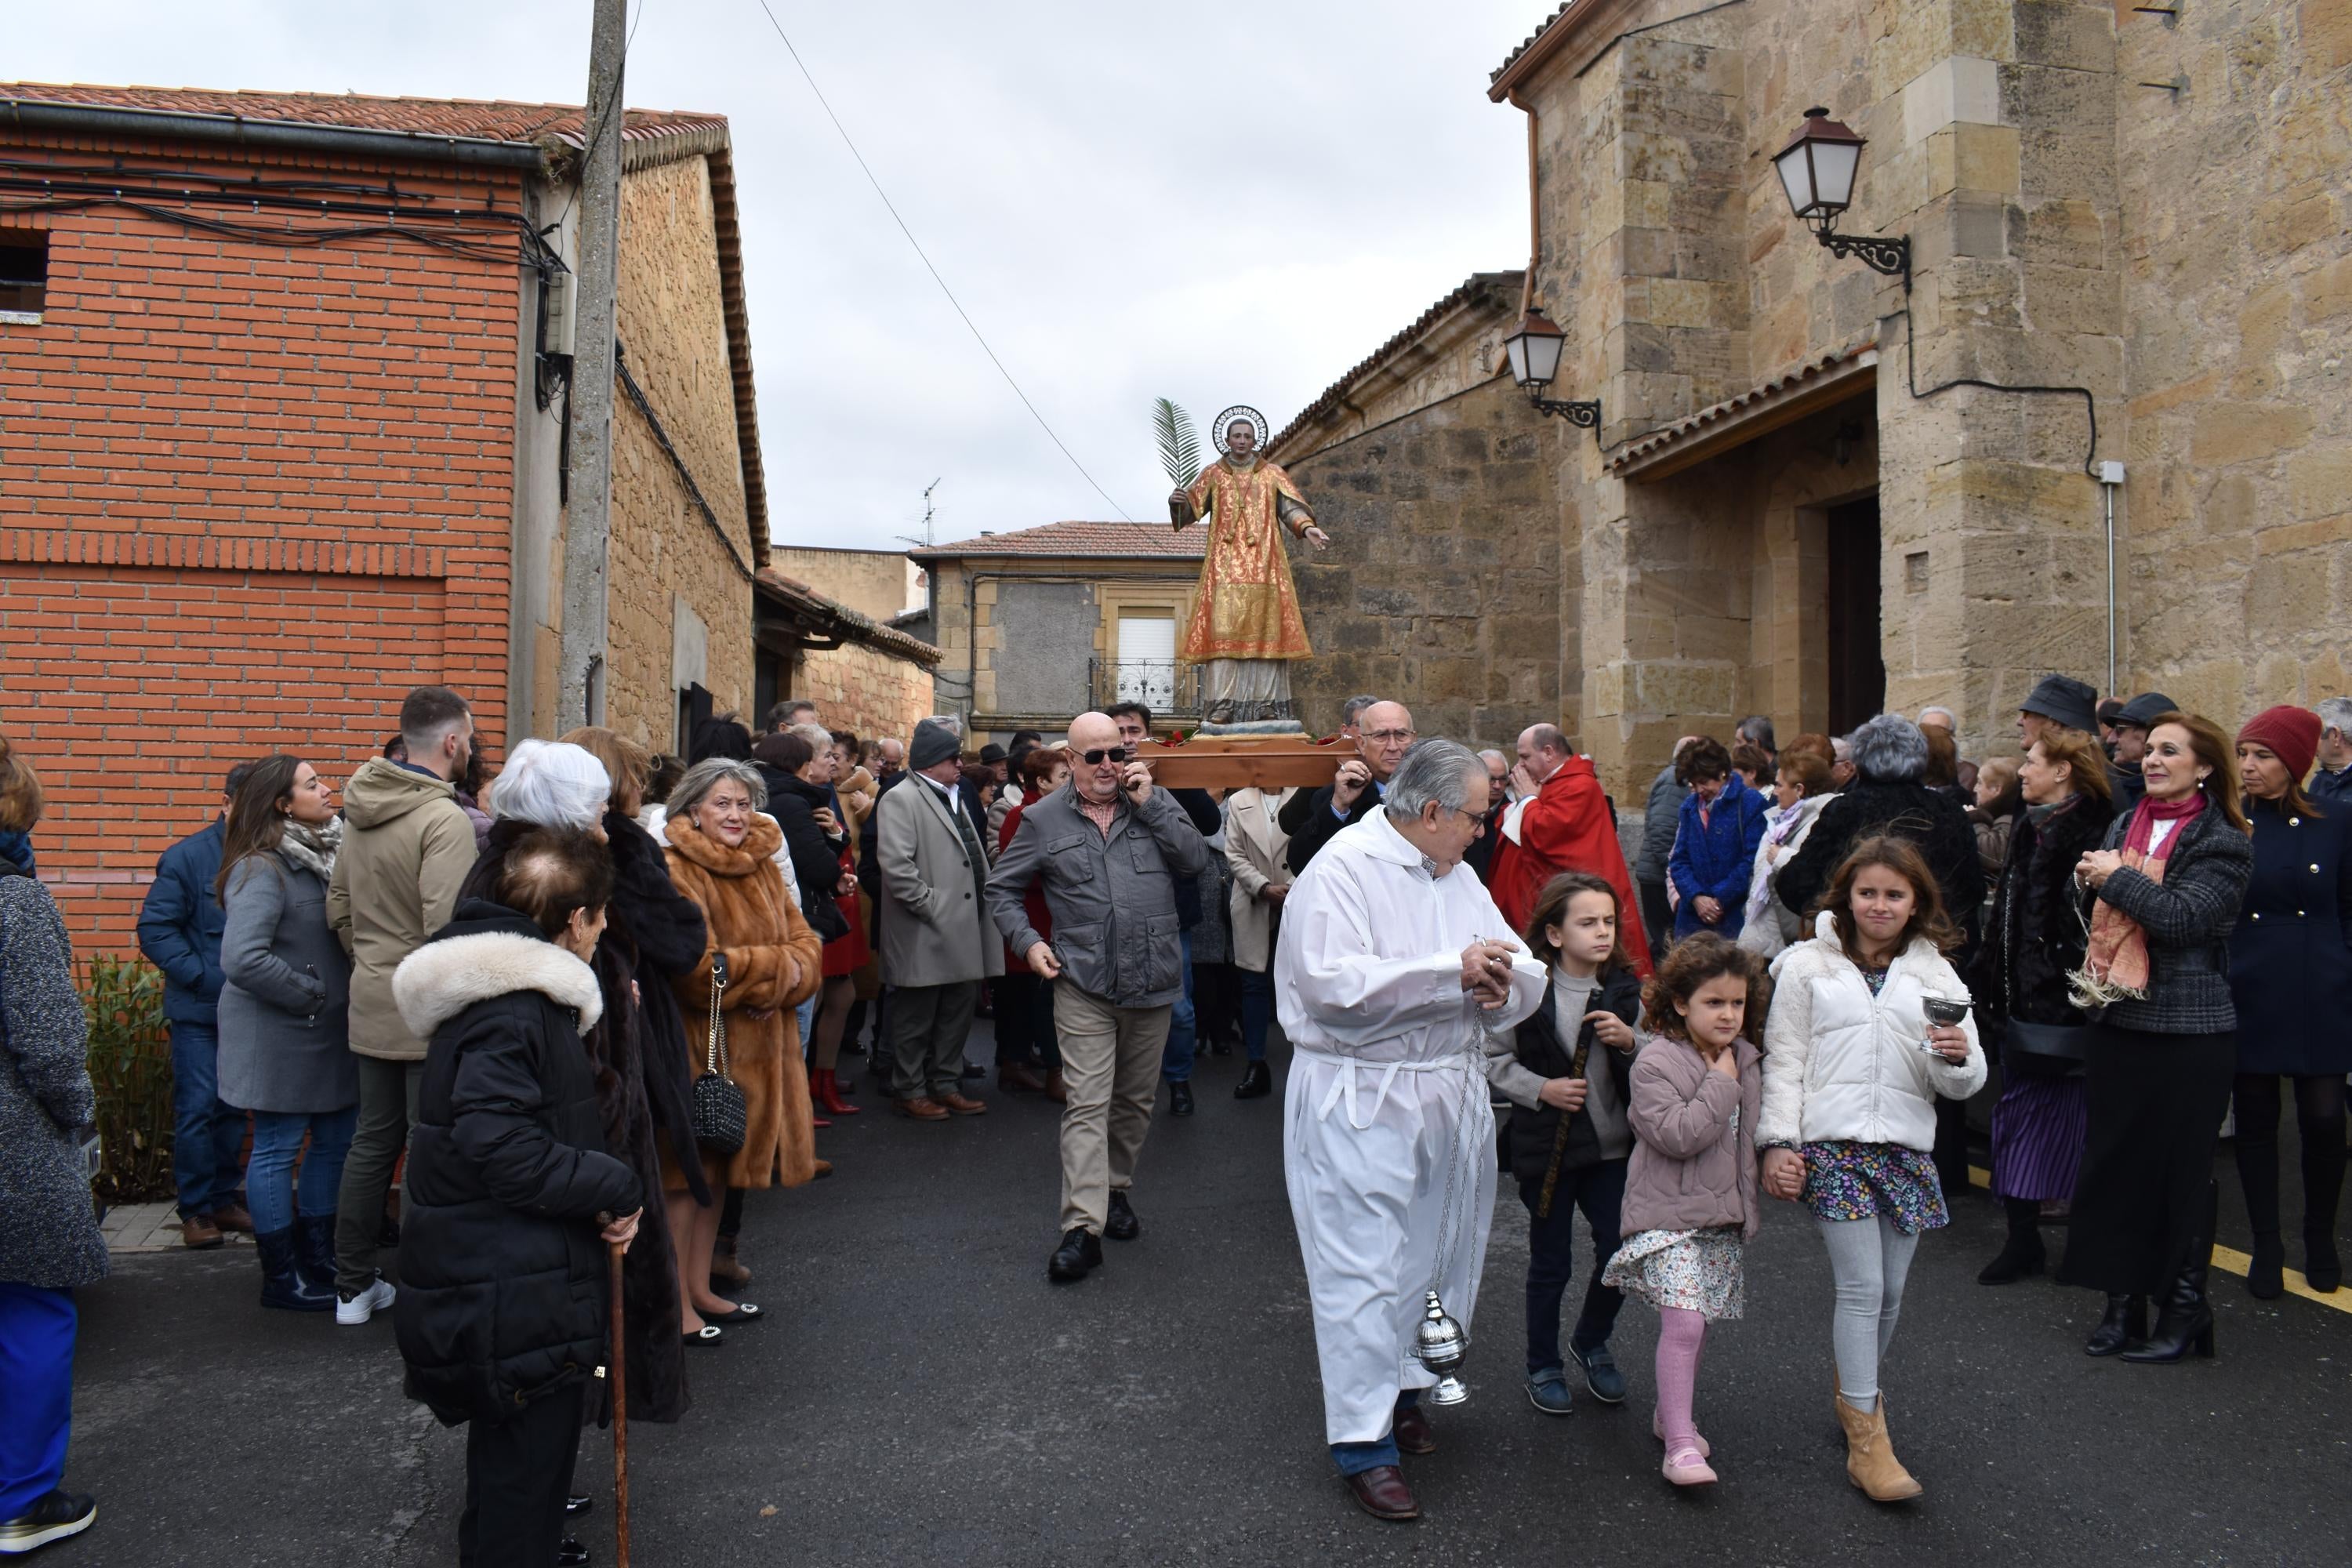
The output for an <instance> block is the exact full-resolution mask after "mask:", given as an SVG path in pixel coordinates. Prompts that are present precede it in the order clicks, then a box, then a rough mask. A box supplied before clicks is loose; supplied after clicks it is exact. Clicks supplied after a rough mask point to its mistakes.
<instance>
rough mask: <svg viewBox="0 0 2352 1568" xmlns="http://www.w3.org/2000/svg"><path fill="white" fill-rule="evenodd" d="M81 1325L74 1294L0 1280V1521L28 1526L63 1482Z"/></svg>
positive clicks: (67, 1291) (70, 1427) (70, 1426)
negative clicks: (3, 1401) (1, 1395)
mask: <svg viewBox="0 0 2352 1568" xmlns="http://www.w3.org/2000/svg"><path fill="white" fill-rule="evenodd" d="M77 1321H78V1320H77V1318H76V1316H75V1312H74V1300H73V1292H72V1291H70V1290H44V1289H41V1288H40V1287H38V1286H36V1285H16V1284H11V1283H9V1282H8V1281H6V1280H0V1388H5V1389H6V1390H7V1391H8V1401H7V1407H6V1413H5V1415H0V1520H10V1519H19V1518H22V1517H23V1516H24V1515H25V1514H26V1513H28V1512H30V1511H31V1510H32V1507H33V1505H34V1504H35V1503H37V1502H38V1501H40V1500H41V1499H43V1498H45V1497H47V1495H48V1494H49V1493H50V1492H52V1491H55V1490H56V1489H57V1486H58V1482H59V1481H61V1480H63V1479H65V1473H66V1438H67V1436H68V1434H69V1433H70V1431H71V1429H72V1426H73V1357H74V1329H75V1326H76V1323H77Z"/></svg>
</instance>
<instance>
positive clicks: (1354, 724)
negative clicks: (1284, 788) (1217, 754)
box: [1276, 692, 1381, 838]
mask: <svg viewBox="0 0 2352 1568" xmlns="http://www.w3.org/2000/svg"><path fill="white" fill-rule="evenodd" d="M1380 704H1381V700H1380V699H1379V698H1377V697H1374V696H1372V695H1371V694H1370V692H1366V693H1364V694H1363V695H1361V696H1358V697H1350V698H1349V699H1348V700H1346V701H1345V702H1342V703H1340V704H1339V739H1341V740H1343V741H1345V742H1348V744H1349V745H1351V746H1352V745H1355V744H1357V743H1358V740H1357V737H1358V736H1359V734H1360V732H1361V731H1362V721H1363V717H1364V710H1365V709H1367V708H1377V707H1379V706H1380ZM1314 804H1315V792H1314V791H1313V790H1311V789H1301V790H1293V791H1292V792H1291V795H1290V798H1289V799H1288V800H1286V801H1285V802H1283V804H1282V815H1281V816H1279V817H1278V818H1276V821H1277V822H1278V823H1279V824H1280V826H1281V828H1282V832H1283V837H1286V838H1295V837H1297V836H1298V830H1299V829H1300V828H1301V827H1303V826H1306V825H1307V807H1308V806H1310V805H1314Z"/></svg>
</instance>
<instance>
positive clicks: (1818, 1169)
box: [1804, 1140, 1952, 1236]
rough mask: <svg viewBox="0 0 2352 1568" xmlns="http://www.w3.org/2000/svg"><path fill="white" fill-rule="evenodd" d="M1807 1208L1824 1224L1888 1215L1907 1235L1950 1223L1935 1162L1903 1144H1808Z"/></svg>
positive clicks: (1806, 1151) (1805, 1152)
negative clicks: (1825, 1221)
mask: <svg viewBox="0 0 2352 1568" xmlns="http://www.w3.org/2000/svg"><path fill="white" fill-rule="evenodd" d="M1804 1156H1805V1206H1806V1207H1808V1208H1810V1209H1811V1210H1812V1211H1813V1217H1814V1218H1816V1219H1826V1220H1847V1219H1870V1218H1873V1217H1874V1216H1880V1215H1883V1216H1885V1220H1886V1222H1887V1223H1888V1224H1889V1225H1892V1226H1894V1227H1895V1229H1897V1230H1899V1231H1901V1232H1902V1233H1903V1234H1904V1235H1906V1236H1916V1235H1918V1234H1919V1233H1920V1232H1921V1231H1923V1230H1937V1229H1940V1228H1942V1227H1943V1226H1947V1225H1949V1224H1950V1223H1951V1221H1952V1216H1951V1215H1950V1213H1949V1212H1948V1210H1946V1208H1945V1207H1944V1184H1943V1183H1942V1182H1941V1181H1940V1180H1939V1179H1937V1175H1936V1162H1935V1160H1934V1159H1933V1158H1932V1157H1931V1156H1929V1155H1927V1154H1926V1153H1923V1152H1920V1151H1919V1150H1916V1149H1906V1148H1905V1147H1903V1145H1901V1144H1900V1143H1854V1142H1846V1141H1843V1140H1840V1141H1838V1142H1828V1143H1808V1144H1806V1145H1805V1147H1804Z"/></svg>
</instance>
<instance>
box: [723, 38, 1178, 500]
mask: <svg viewBox="0 0 2352 1568" xmlns="http://www.w3.org/2000/svg"><path fill="white" fill-rule="evenodd" d="M760 9H761V11H762V12H765V13H766V15H767V18H768V26H771V27H773V28H775V30H776V37H779V38H782V40H783V45H784V52H785V53H786V54H789V55H791V56H792V57H793V64H794V65H796V66H798V67H800V72H801V78H802V79H803V80H804V81H806V82H807V83H808V84H809V90H810V91H811V92H813V93H814V94H816V101H817V105H818V107H819V108H821V109H823V110H824V117H825V118H826V119H827V120H830V121H833V128H834V130H835V131H836V132H840V134H841V142H842V145H844V146H845V147H847V148H848V149H849V155H850V156H851V157H853V158H855V159H856V160H857V167H858V169H859V171H860V172H861V173H863V174H865V176H866V184H870V185H872V186H873V187H874V194H875V195H877V196H880V197H881V198H882V205H883V206H884V207H885V208H887V210H888V211H889V214H890V221H891V222H893V223H895V224H897V225H898V232H899V233H900V234H903V235H905V236H906V237H907V243H908V245H910V246H913V247H914V248H915V254H916V256H918V257H919V258H921V260H922V263H923V268H924V270H925V271H927V272H929V274H930V275H931V281H932V282H934V283H936V284H938V285H939V286H940V293H942V294H944V295H946V296H947V297H948V303H949V304H950V305H952V306H954V307H955V313H956V314H957V315H958V316H960V317H961V318H962V319H963V324H964V325H965V326H966V327H967V328H969V329H970V330H971V335H972V340H973V341H974V342H977V343H979V344H980V350H981V353H984V354H986V355H987V356H988V363H991V364H992V365H994V366H995V367H996V374H999V375H1001V376H1003V378H1004V384H1005V385H1007V386H1009V387H1011V388H1012V389H1013V396H1015V397H1017V398H1019V399H1020V400H1021V406H1022V407H1024V408H1026V409H1027V410H1028V411H1029V417H1030V418H1032V419H1034V420H1035V421H1036V422H1037V428H1039V429H1040V430H1043V431H1044V432H1045V437H1046V439H1048V440H1050V441H1052V442H1053V443H1054V445H1055V446H1056V447H1060V448H1061V452H1062V456H1064V457H1065V458H1068V459H1069V460H1070V467H1072V468H1076V469H1077V470H1078V476H1079V478H1081V479H1085V480H1086V481H1087V483H1088V484H1090V485H1094V489H1095V494H1097V495H1098V496H1100V497H1102V499H1103V500H1107V501H1110V509H1111V510H1113V511H1115V512H1118V515H1119V517H1120V519H1121V520H1122V521H1127V522H1133V521H1135V519H1133V518H1131V517H1129V516H1128V515H1127V511H1126V509H1125V508H1123V507H1121V506H1120V505H1119V504H1118V502H1117V501H1115V500H1111V495H1110V492H1109V491H1108V490H1107V489H1103V488H1102V486H1101V485H1099V484H1096V482H1095V477H1094V476H1093V475H1092V474H1090V473H1087V466H1086V465H1085V464H1084V463H1081V462H1079V461H1078V458H1077V454H1076V453H1075V452H1073V451H1071V450H1070V448H1069V447H1067V446H1066V445H1065V444H1064V443H1063V440H1062V438H1061V437H1059V436H1056V435H1055V434H1054V427H1053V426H1051V425H1048V424H1046V423H1045V416H1044V415H1043V414H1040V413H1038V412H1037V405H1035V404H1034V403H1032V402H1030V401H1029V395H1028V394H1027V393H1025V392H1024V391H1022V390H1021V384H1020V383H1019V382H1017V381H1015V380H1013V373H1012V372H1011V371H1009V370H1007V369H1005V368H1004V362H1003V360H1001V359H999V358H997V357H996V351H995V350H994V349H992V348H990V347H989V346H988V340H987V339H986V338H984V337H982V336H981V331H980V328H979V326H978V325H976V324H975V323H974V322H973V321H972V319H971V315H970V314H968V313H967V312H966V311H965V310H964V308H963V302H962V301H961V300H958V299H957V298H956V297H955V290H954V289H950V288H949V287H948V280H947V279H944V278H942V277H940V269H939V268H936V267H934V266H932V265H931V258H930V257H929V255H927V254H926V253H925V252H924V250H923V246H922V242H921V241H920V240H918V239H917V238H916V237H915V231H914V230H913V229H911V228H908V226H907V220H906V219H905V218H903V217H900V216H898V207H897V205H894V204H893V203H892V202H891V200H890V193H889V192H887V191H886V190H884V189H883V188H882V182H881V181H880V180H877V179H876V178H875V177H874V171H873V170H872V169H871V168H870V167H868V166H867V164H866V154H865V153H860V152H859V151H858V150H857V143H856V142H853V141H851V140H850V137H849V131H848V128H847V127H846V126H845V125H843V124H842V123H841V116H839V115H838V114H835V112H834V111H833V105H832V104H831V103H829V102H827V101H826V100H825V96H824V89H823V88H820V87H819V86H817V84H816V78H815V77H814V76H811V75H810V74H809V68H808V63H807V62H806V61H805V60H803V59H802V58H801V52H800V51H799V50H798V49H796V48H793V41H792V39H791V38H790V37H786V36H785V33H784V26H783V24H782V23H781V22H779V21H777V20H776V14H775V13H774V12H773V11H771V10H769V9H768V0H760Z"/></svg>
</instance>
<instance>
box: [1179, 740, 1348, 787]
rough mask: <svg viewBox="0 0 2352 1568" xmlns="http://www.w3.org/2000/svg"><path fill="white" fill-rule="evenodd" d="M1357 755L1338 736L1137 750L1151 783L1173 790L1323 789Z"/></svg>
mask: <svg viewBox="0 0 2352 1568" xmlns="http://www.w3.org/2000/svg"><path fill="white" fill-rule="evenodd" d="M1355 754H1356V749H1355V748H1354V747H1353V746H1351V745H1349V744H1348V743H1347V742H1346V741H1345V740H1344V739H1342V738H1341V737H1339V736H1338V735H1329V736H1326V737H1325V738H1324V739H1322V740H1319V741H1318V740H1316V739H1314V738H1313V737H1311V736H1308V735H1306V734H1293V735H1194V736H1192V737H1190V738H1187V739H1181V740H1175V741H1150V742H1145V744H1144V745H1142V746H1141V747H1139V749H1138V755H1139V758H1140V759H1141V760H1142V761H1144V762H1146V763H1150V764H1151V780H1152V782H1153V783H1154V784H1165V785H1167V786H1168V787H1169V788H1170V789H1225V790H1234V789H1243V788H1256V789H1262V790H1265V791H1268V792H1274V791H1279V790H1285V789H1288V788H1290V787H1291V786H1292V785H1294V784H1296V785H1300V786H1303V787H1305V788H1307V789H1320V788H1322V787H1323V786H1324V785H1325V784H1329V783H1330V782H1331V779H1332V775H1334V774H1335V773H1338V772H1339V764H1340V763H1343V762H1345V761H1346V760H1347V759H1348V758H1349V757H1352V756H1354V755H1355Z"/></svg>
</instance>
